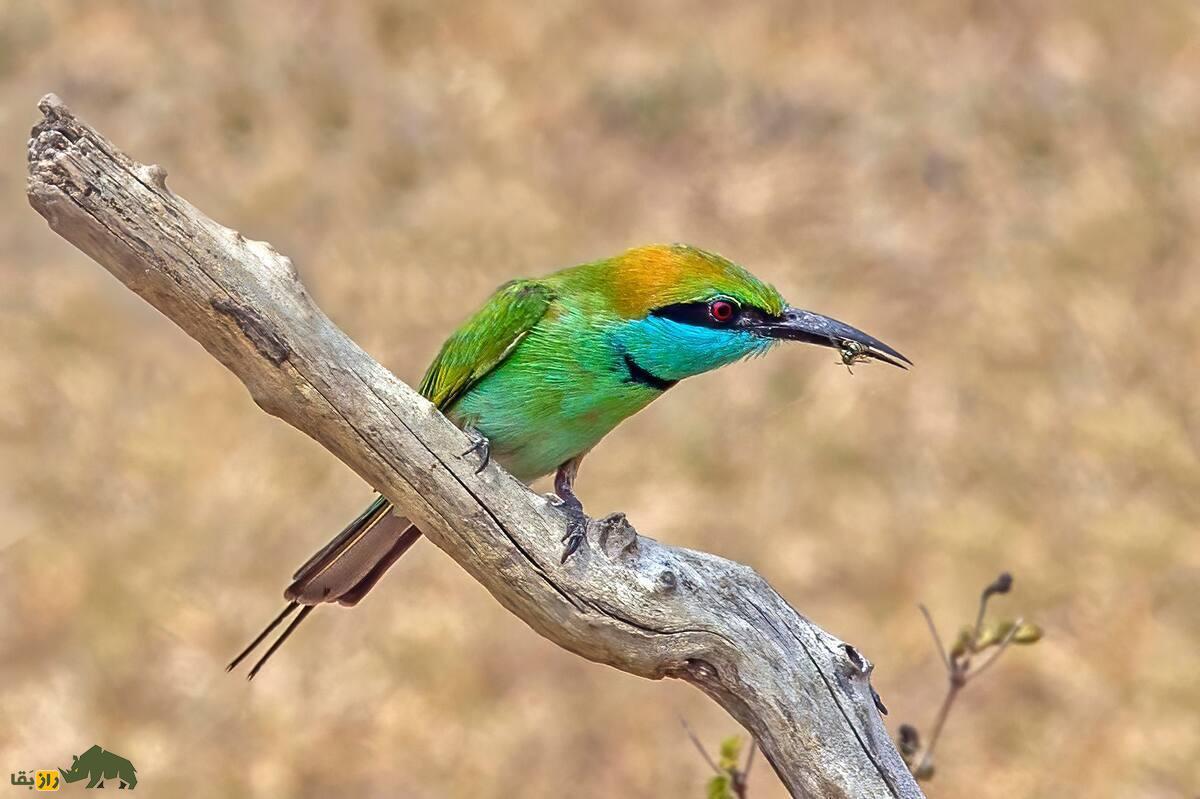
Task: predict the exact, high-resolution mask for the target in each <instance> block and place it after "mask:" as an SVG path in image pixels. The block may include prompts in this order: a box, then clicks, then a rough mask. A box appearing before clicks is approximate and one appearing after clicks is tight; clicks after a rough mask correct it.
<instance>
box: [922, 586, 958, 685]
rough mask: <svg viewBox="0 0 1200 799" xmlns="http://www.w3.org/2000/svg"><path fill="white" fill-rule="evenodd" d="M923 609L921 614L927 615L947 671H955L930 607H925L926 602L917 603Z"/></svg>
mask: <svg viewBox="0 0 1200 799" xmlns="http://www.w3.org/2000/svg"><path fill="white" fill-rule="evenodd" d="M917 607H918V608H920V609H921V614H922V615H923V616H924V617H925V623H926V624H928V625H929V634H930V635H931V636H932V637H933V643H934V645H935V646H937V651H938V654H939V655H941V656H942V664H943V665H944V666H945V667H946V671H953V670H954V667H953V666H951V665H950V656H949V655H947V654H946V647H945V646H943V645H942V637H941V636H940V635H938V631H937V625H936V624H934V623H933V616H932V615H930V613H929V608H927V607H925V605H924V603H922V604H920V605H917Z"/></svg>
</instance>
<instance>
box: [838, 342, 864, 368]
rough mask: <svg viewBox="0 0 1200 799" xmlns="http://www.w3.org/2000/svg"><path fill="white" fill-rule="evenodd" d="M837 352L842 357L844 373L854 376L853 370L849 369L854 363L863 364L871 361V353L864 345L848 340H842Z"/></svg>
mask: <svg viewBox="0 0 1200 799" xmlns="http://www.w3.org/2000/svg"><path fill="white" fill-rule="evenodd" d="M838 352H839V353H840V354H841V356H842V363H843V364H845V366H846V371H847V372H849V373H850V374H854V370H853V369H851V368H850V367H851V366H853V365H854V364H856V363H864V362H866V361H868V360H870V359H871V351H870V350H868V349H867V347H866V345H864V344H859V343H858V342H857V341H851V340H850V339H848V338H844V339H842V340H841V341H840V342H839V343H838Z"/></svg>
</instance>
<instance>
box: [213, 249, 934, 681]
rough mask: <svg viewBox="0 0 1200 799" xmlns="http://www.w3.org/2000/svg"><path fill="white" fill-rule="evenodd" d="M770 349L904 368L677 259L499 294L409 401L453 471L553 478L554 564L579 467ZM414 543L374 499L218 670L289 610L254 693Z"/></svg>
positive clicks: (506, 288) (572, 508) (581, 523)
mask: <svg viewBox="0 0 1200 799" xmlns="http://www.w3.org/2000/svg"><path fill="white" fill-rule="evenodd" d="M779 341H803V342H807V343H809V344H820V345H822V346H826V347H834V348H836V349H838V350H840V351H841V353H842V357H843V361H845V362H846V363H847V364H850V363H853V362H858V361H861V360H863V359H865V358H875V359H877V360H880V361H884V362H886V363H890V364H893V365H895V366H900V367H902V368H903V365H904V363H912V362H911V361H909V360H908V358H906V357H904V356H903V355H901V354H900V353H899V352H897V351H896V350H894V349H892V348H891V347H889V346H888V345H886V344H884V343H883V342H881V341H879V340H877V339H875V338H872V337H871V336H868V335H867V334H866V333H863V332H862V331H860V330H857V329H855V328H853V327H850V326H849V325H847V324H843V323H842V322H838V321H837V320H834V319H830V318H829V317H826V316H821V315H819V314H815V313H812V312H810V311H802V310H799V309H798V308H792V307H790V306H788V305H787V304H786V303H784V301H783V297H781V296H780V295H779V292H778V291H776V290H775V289H774V288H772V287H771V286H769V285H768V284H766V283H764V282H762V281H761V280H759V279H758V278H756V277H754V275H752V274H750V273H749V272H747V271H746V270H745V269H743V268H742V267H740V266H738V265H737V264H734V263H732V262H731V261H728V260H726V259H725V258H722V257H721V256H719V255H716V254H714V253H711V252H705V251H704V250H701V249H697V248H695V247H689V246H686V245H682V244H676V245H651V246H647V247H639V248H636V249H633V250H630V251H628V252H626V253H624V254H622V255H618V256H616V257H615V258H608V259H606V260H602V261H595V262H592V263H586V264H582V265H580V266H575V267H571V268H568V269H563V270H561V271H559V272H555V273H553V274H551V275H547V276H546V277H543V278H538V279H527V280H514V281H511V282H509V283H506V284H504V285H503V286H501V287H500V288H499V289H498V290H497V291H496V293H495V294H494V295H492V297H491V299H489V300H488V301H487V303H486V304H485V305H484V306H483V308H481V309H480V310H479V311H478V312H476V314H475V315H474V316H472V317H471V318H470V319H468V320H467V322H466V323H465V324H464V325H463V326H462V327H460V328H459V329H458V330H457V331H456V332H455V333H454V334H453V335H452V336H451V337H450V338H449V340H447V341H446V343H445V344H444V345H442V349H441V351H440V352H439V353H438V355H437V357H436V358H435V359H434V361H433V363H432V365H430V367H429V370H428V371H427V372H426V373H425V377H424V379H423V380H422V381H421V388H420V391H421V394H422V395H424V396H425V397H426V398H427V399H429V400H430V401H431V402H432V403H433V404H434V405H436V406H437V407H438V408H439V409H440V410H441V411H442V412H443V413H444V414H446V416H448V417H449V418H450V419H451V421H453V422H454V423H455V424H456V425H458V426H459V427H461V428H462V429H463V430H465V431H466V432H467V433H468V435H470V436H471V438H472V440H473V441H474V442H475V444H474V446H472V448H471V449H469V450H467V452H464V453H463V456H464V457H465V456H467V455H470V454H472V453H474V454H477V455H478V457H479V459H480V464H479V468H480V469H482V468H483V467H484V466H486V465H487V462H488V460H489V458H495V460H496V461H498V462H499V463H500V464H501V465H503V466H504V468H506V469H508V470H509V471H510V472H511V473H512V474H513V475H515V476H516V477H517V478H519V479H521V480H524V481H532V480H534V479H535V478H538V477H541V476H542V475H545V474H549V473H550V472H555V479H554V491H555V494H556V495H557V497H558V500H559V502H560V506H561V507H562V508H563V510H564V511H566V513H567V515H568V518H569V519H570V522H569V524H568V529H567V535H566V536H565V537H564V538H563V542H564V544H565V547H564V550H563V562H566V559H567V558H568V557H570V555H571V554H572V553H573V552H575V550H576V549H577V548H578V547H579V545H580V544H581V542H582V541H583V538H584V535H585V533H586V530H587V516H585V515H584V513H583V506H582V504H581V503H580V501H579V499H578V498H577V497H576V496H575V492H574V490H573V483H574V480H575V475H576V472H577V471H578V469H579V462H580V461H581V460H582V459H583V456H584V455H586V454H587V453H588V451H589V450H591V448H592V447H594V446H595V445H596V444H597V443H598V442H599V441H600V439H602V438H604V436H605V435H607V434H608V433H609V431H610V430H612V429H613V428H614V427H616V426H617V425H618V424H620V423H621V422H622V421H623V420H624V419H627V418H628V417H630V416H632V415H633V414H635V413H637V412H638V411H640V410H641V409H642V408H644V407H646V406H647V405H649V404H650V403H651V402H653V401H654V400H656V399H658V398H659V397H661V396H662V395H663V393H664V392H665V391H666V390H667V389H669V388H671V386H673V385H675V384H676V383H678V382H679V381H680V380H682V379H684V378H685V377H691V376H692V375H698V374H701V373H703V372H708V371H710V370H713V369H716V368H718V367H721V366H725V365H726V364H729V363H733V362H734V361H737V360H740V359H742V358H746V357H749V356H752V355H761V354H763V353H765V352H766V351H767V350H768V349H770V348H771V346H772V345H774V344H775V343H777V342H779ZM420 536H421V531H420V530H418V529H417V528H416V527H415V526H413V525H412V524H410V523H409V521H408V519H405V518H404V517H402V516H400V515H397V514H396V513H394V512H393V508H392V505H391V503H390V502H388V500H387V499H385V498H384V497H378V498H377V499H376V500H375V501H374V502H372V503H371V504H370V506H368V507H367V509H366V510H365V511H363V513H362V514H361V515H360V516H359V517H358V518H356V519H355V520H354V521H352V522H351V523H350V524H349V525H348V526H347V527H346V529H344V530H343V531H342V532H341V533H339V534H338V535H337V536H336V537H335V538H334V539H333V540H332V541H330V542H329V543H328V544H326V545H325V546H324V547H323V548H322V549H320V550H319V551H318V552H317V553H316V554H315V555H313V556H312V557H311V558H309V560H308V561H307V562H305V564H304V565H303V566H301V567H300V568H299V570H297V571H296V573H295V574H294V575H293V581H292V583H291V585H289V586H288V587H287V590H286V591H285V592H284V598H285V599H286V600H287V605H286V606H285V607H284V609H283V611H282V612H281V613H280V614H279V615H278V616H277V617H276V618H275V619H274V620H273V621H272V622H271V623H270V624H269V625H268V626H267V628H266V629H264V630H263V631H262V633H261V634H259V636H258V637H257V638H255V639H254V641H252V642H251V643H250V645H249V646H247V647H246V649H245V650H243V651H242V653H241V654H239V655H238V656H237V657H236V658H235V659H234V660H233V662H232V663H230V664H229V669H232V668H234V667H235V666H236V665H237V664H238V663H239V662H241V660H242V659H243V658H245V657H246V656H247V655H248V654H250V652H252V651H253V650H254V649H255V648H256V647H257V646H258V645H259V644H260V643H261V642H262V641H263V640H264V639H265V638H266V637H267V636H268V635H269V634H270V633H271V631H272V630H273V629H275V627H277V626H278V625H279V624H280V623H282V622H283V621H284V619H286V618H287V617H288V616H290V615H291V614H292V613H293V612H294V611H296V610H297V609H300V613H299V614H298V615H297V616H296V617H295V618H294V619H292V621H291V622H290V624H289V625H288V626H287V628H285V630H284V632H283V633H282V634H281V635H280V636H279V638H278V639H277V640H276V641H275V642H274V643H273V644H272V645H271V647H270V648H269V649H268V650H267V651H266V653H265V654H264V655H263V657H262V658H261V659H260V660H259V661H258V662H257V663H256V664H255V666H254V667H253V668H252V669H251V670H250V674H249V677H251V678H252V677H253V676H254V675H255V674H256V673H257V672H258V670H259V669H261V668H262V666H263V664H264V663H265V662H266V661H267V659H268V658H270V657H271V655H272V654H274V652H275V651H276V650H277V649H278V648H279V646H280V645H281V644H282V643H283V641H284V640H286V639H287V637H288V636H289V635H290V634H291V633H292V631H294V630H295V629H296V627H297V626H298V625H299V624H300V622H301V621H303V620H304V619H305V618H306V617H307V616H308V614H309V613H311V612H312V610H313V608H315V607H316V606H317V605H319V604H322V603H325V602H337V603H338V604H340V605H345V606H352V605H355V604H357V603H358V602H359V601H360V600H361V599H362V598H363V597H364V596H365V595H366V594H367V592H368V591H370V590H371V588H373V587H374V586H375V584H376V583H377V582H378V581H379V579H380V578H381V577H382V576H383V574H384V572H386V571H387V570H388V568H390V567H391V565H392V564H393V563H395V562H396V560H397V559H398V558H399V557H400V556H401V555H403V554H404V552H405V551H407V550H408V548H409V547H410V546H412V545H413V543H414V542H416V540H417V539H418V538H420Z"/></svg>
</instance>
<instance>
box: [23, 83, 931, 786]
mask: <svg viewBox="0 0 1200 799" xmlns="http://www.w3.org/2000/svg"><path fill="white" fill-rule="evenodd" d="M39 108H40V109H41V111H42V113H43V115H44V118H43V120H42V121H41V122H39V123H38V124H37V126H36V127H35V128H34V129H33V133H32V136H31V139H30V142H29V185H28V194H29V201H30V203H31V204H32V205H33V207H34V208H35V209H36V210H37V211H38V213H40V214H41V215H42V216H44V217H45V218H46V219H47V221H49V223H50V227H51V228H52V229H53V230H54V231H55V232H57V233H58V234H59V235H61V236H63V237H64V238H65V239H67V240H68V241H70V242H71V243H73V244H74V245H75V246H77V247H79V248H80V249H81V250H83V251H84V252H85V253H87V254H88V255H90V256H91V257H92V258H94V259H95V260H96V261H97V262H98V263H100V264H101V265H102V266H104V267H105V268H106V269H108V270H109V271H110V272H112V273H113V275H115V276H116V277H117V279H119V280H120V281H121V282H122V283H124V284H125V285H126V286H128V287H129V288H130V289H132V290H133V291H135V292H137V293H138V294H139V295H140V296H141V297H143V298H144V299H145V300H146V301H147V302H149V303H150V304H152V305H153V306H154V307H155V308H158V309H159V310H160V311H161V312H162V313H163V314H164V315H165V316H166V317H167V318H169V319H170V320H171V321H173V322H175V324H177V325H179V327H181V328H183V330H184V331H185V332H187V333H188V335H190V336H191V337H192V338H194V339H196V340H197V341H199V342H200V343H201V344H202V345H203V346H204V347H205V348H206V349H207V350H208V351H209V352H210V353H211V354H212V355H213V356H214V357H215V358H217V360H219V361H220V362H221V363H223V364H224V365H225V366H226V367H227V368H229V369H230V370H231V371H232V372H233V373H234V374H236V375H237V376H238V377H239V378H240V379H241V380H242V382H243V383H245V385H246V387H247V388H248V389H249V391H250V395H251V396H252V397H253V398H254V401H255V402H257V403H258V405H259V406H261V407H262V408H263V410H265V411H267V412H268V413H270V414H273V415H275V416H277V417H279V418H280V419H283V420H284V421H286V422H288V423H289V424H291V425H292V426H294V427H296V428H297V429H299V430H301V431H303V432H304V433H306V434H308V435H309V436H311V437H312V438H313V439H315V440H316V441H317V442H319V443H320V444H322V445H323V446H324V447H326V448H327V449H328V450H329V451H330V452H332V453H333V454H334V455H335V456H337V457H338V458H340V459H341V460H342V461H343V462H345V463H346V464H347V465H349V466H350V467H351V468H352V469H354V470H355V471H356V472H357V473H358V474H359V475H361V476H362V478H363V479H364V480H366V481H367V482H369V483H370V484H371V485H372V486H374V487H376V488H378V489H379V490H380V491H382V492H383V493H384V494H385V495H387V497H388V498H389V499H391V500H392V501H393V502H395V503H396V505H398V506H399V507H400V508H401V509H403V510H404V512H405V513H406V514H407V515H408V516H410V517H411V518H412V519H414V520H415V521H416V522H417V523H418V524H419V525H420V527H421V529H422V530H424V531H425V533H426V535H427V536H428V537H429V538H430V540H432V541H433V543H435V544H436V545H437V546H439V547H440V548H441V549H443V550H444V551H445V552H446V553H447V554H449V555H450V557H452V558H453V559H454V560H456V561H457V562H458V563H459V565H460V566H462V567H463V568H464V569H466V570H467V571H468V572H469V573H470V574H471V575H472V576H473V577H474V578H475V579H476V580H478V581H479V582H480V583H482V584H483V585H484V586H485V587H486V588H487V589H488V591H490V592H491V594H492V596H494V597H495V598H496V599H497V600H498V601H499V602H500V603H501V604H502V605H504V607H506V608H508V610H510V611H511V612H513V613H515V614H516V615H517V616H519V617H520V618H521V619H522V620H524V621H525V622H526V623H527V624H528V625H529V626H530V627H532V628H533V629H534V630H536V631H537V632H538V633H540V634H541V635H543V636H545V637H546V638H548V639H550V640H551V641H553V642H555V643H556V644H558V645H559V646H562V647H564V648H565V649H568V650H570V651H571V652H574V653H576V654H578V655H581V656H582V657H585V658H588V659H589V660H593V661H596V662H599V663H607V664H609V665H610V666H613V667H615V668H618V669H621V670H623V671H627V672H629V673H630V674H636V675H638V676H641V677H647V678H650V679H660V678H662V677H675V678H679V679H683V680H687V681H688V682H691V683H693V684H694V685H696V686H697V687H699V688H700V689H701V690H702V691H704V692H705V693H707V694H708V695H709V696H711V697H712V698H713V699H715V700H716V701H717V702H718V703H720V704H721V705H722V706H723V707H724V708H725V709H726V710H728V711H729V713H730V714H731V715H732V716H733V717H734V718H736V719H737V720H738V721H739V722H741V723H742V724H743V725H744V726H745V727H746V728H747V729H748V730H749V731H750V732H751V733H753V735H754V737H755V738H756V739H757V741H758V743H759V745H760V746H761V747H762V749H763V751H764V753H765V754H766V756H767V758H769V760H770V761H771V763H772V765H773V766H774V767H775V770H776V771H777V772H778V773H779V776H780V777H781V778H782V779H783V782H784V783H785V784H786V785H787V787H788V788H789V790H790V791H791V792H792V794H793V795H797V796H813V797H854V798H855V799H860V798H861V797H919V796H921V795H922V794H921V791H920V789H919V788H918V787H917V785H916V783H915V782H914V781H913V779H912V778H911V777H910V775H909V773H908V771H907V769H906V768H905V767H904V764H903V763H902V762H901V760H900V757H899V755H898V754H897V752H896V749H895V747H894V746H893V745H892V743H891V741H890V740H889V738H888V735H887V732H886V730H885V728H884V726H883V724H882V721H881V719H880V717H879V714H878V712H877V711H876V707H875V704H874V702H873V700H872V691H871V688H870V685H869V682H868V680H869V677H870V673H871V664H870V663H869V662H868V661H867V660H866V659H865V658H863V657H862V656H861V655H859V654H858V653H857V652H856V651H855V650H853V649H852V648H850V647H849V646H847V645H846V644H845V643H844V642H842V641H840V640H838V639H837V638H835V637H834V636H832V635H830V634H828V633H826V632H824V631H823V630H821V629H819V628H818V627H817V626H815V625H814V624H812V623H811V622H809V621H808V620H807V619H805V618H804V617H803V616H801V615H799V614H798V613H797V612H796V611H795V610H793V609H792V608H791V607H790V606H789V605H788V604H787V602H785V601H784V600H783V599H782V598H781V597H780V596H779V594H777V593H776V592H775V591H774V590H773V589H772V588H771V586H770V585H768V584H767V583H766V581H765V580H763V579H762V578H761V577H760V576H759V575H758V574H757V573H755V572H754V571H753V570H752V569H750V568H748V567H746V566H743V565H740V564H737V563H732V562H730V561H727V560H724V559H722V558H719V557H716V556H714V555H709V554H706V553H703V552H694V551H691V550H686V549H680V548H676V547H670V546H666V545H664V544H660V543H658V542H657V541H654V540H653V539H649V538H645V537H642V536H638V535H637V533H636V532H635V531H634V530H633V528H632V527H630V526H629V524H628V523H627V522H626V521H625V518H624V517H623V516H620V515H617V516H613V517H609V518H607V519H603V520H599V521H597V522H595V523H594V524H593V525H592V527H591V529H590V531H589V539H588V543H587V544H585V545H584V547H583V548H582V549H581V550H580V551H579V552H578V553H577V554H576V555H575V557H574V558H573V559H572V560H571V561H570V562H569V563H568V564H567V565H566V566H560V565H559V554H560V544H559V539H560V538H561V537H562V532H563V530H564V519H563V517H562V516H561V515H560V514H559V512H558V511H557V510H556V509H555V508H554V507H553V506H551V505H550V504H549V503H548V502H547V501H546V500H545V499H544V498H543V497H541V496H539V495H537V494H534V493H532V492H531V491H529V490H528V489H527V488H526V487H525V486H524V485H522V484H521V483H519V482H518V481H517V480H515V479H514V478H512V477H511V476H509V475H508V474H507V473H505V472H504V471H502V470H501V469H500V468H498V467H496V466H490V467H489V468H487V469H485V470H484V471H483V472H482V473H481V474H479V475H476V474H474V468H475V463H476V462H475V460H474V459H472V458H467V459H464V458H462V457H460V456H459V454H458V453H461V452H463V451H464V450H466V449H467V448H468V446H469V442H468V440H467V438H466V437H465V436H464V435H463V433H462V432H460V431H459V430H458V429H457V428H455V427H454V426H453V425H452V424H450V422H448V421H447V420H446V419H445V418H444V417H443V416H442V415H441V414H439V413H438V412H437V411H436V410H435V409H434V408H433V407H432V406H431V405H430V404H429V403H428V402H426V401H425V400H424V399H423V398H422V397H420V396H419V395H418V394H417V393H416V392H414V391H413V390H412V389H410V388H409V387H408V386H406V385H404V384H403V383H402V382H400V381H399V380H397V379H396V378H395V377H394V376H393V375H392V374H390V373H389V372H388V371H387V370H386V369H384V368H383V367H382V366H380V365H379V364H378V363H377V362H376V361H375V360H374V359H373V358H371V357H370V356H369V355H367V354H366V353H365V352H363V350H362V349H360V348H359V347H358V346H357V345H356V344H355V343H354V342H353V341H351V340H350V339H349V338H348V337H347V336H346V335H345V334H344V333H343V332H342V331H341V330H340V329H338V327H337V326H336V325H334V324H333V323H332V322H331V321H330V320H329V318H328V317H326V316H325V314H324V313H322V312H321V310H320V309H319V308H317V306H316V305H315V304H314V303H313V301H312V298H311V297H309V295H308V292H307V291H305V288H304V286H303V284H302V283H301V282H300V279H299V277H298V276H297V274H296V270H295V269H294V268H293V267H292V263H291V261H289V260H288V259H287V258H285V257H284V256H282V255H280V254H279V253H277V252H276V251H275V250H274V249H273V248H272V247H271V245H269V244H266V243H264V242H258V241H251V240H248V239H246V238H244V237H243V236H242V235H241V234H240V233H238V232H236V231H234V230H230V229H229V228H226V227H224V226H222V225H219V224H217V223H216V222H214V221H213V220H211V219H209V218H208V217H206V216H204V214H202V213H201V212H200V211H198V210H197V209H196V208H194V207H193V206H191V205H190V204H189V203H187V202H186V201H185V200H183V199H181V198H179V197H177V196H176V195H174V194H173V193H172V192H171V191H170V190H169V189H168V188H167V187H166V173H165V172H164V171H163V170H162V169H161V168H159V167H157V166H145V165H142V164H139V163H137V162H135V161H133V160H132V159H130V158H129V157H127V156H126V155H125V154H123V153H122V152H120V151H119V150H117V148H116V147H114V146H113V145H112V144H111V143H110V142H109V141H108V140H106V139H105V138H104V137H102V136H101V135H100V134H98V133H97V132H96V131H95V130H93V129H92V128H91V127H89V126H88V125H86V124H84V123H82V122H80V121H79V120H77V119H76V118H75V117H74V116H73V115H72V114H71V112H70V111H69V110H68V109H67V108H66V106H64V105H63V104H62V102H61V101H60V100H59V99H58V98H57V97H55V96H53V95H48V96H47V97H45V98H43V99H42V101H41V103H40V104H39ZM114 368H117V367H116V365H114Z"/></svg>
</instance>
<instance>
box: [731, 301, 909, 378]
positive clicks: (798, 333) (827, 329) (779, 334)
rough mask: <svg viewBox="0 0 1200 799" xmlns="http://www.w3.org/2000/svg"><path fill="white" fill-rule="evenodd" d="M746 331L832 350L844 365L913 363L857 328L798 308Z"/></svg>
mask: <svg viewBox="0 0 1200 799" xmlns="http://www.w3.org/2000/svg"><path fill="white" fill-rule="evenodd" d="M749 329H750V330H751V332H754V333H757V334H758V335H760V336H765V337H767V338H775V339H786V340H787V341H804V342H807V343H809V344H819V345H821V346H823V347H832V348H833V349H836V350H839V351H841V353H842V359H843V360H844V361H846V362H847V363H851V362H853V361H855V360H861V359H865V358H874V359H875V360H877V361H883V362H884V363H890V364H891V365H892V366H899V367H900V368H901V369H907V368H908V367H907V366H905V365H904V364H906V363H907V364H911V363H912V361H910V360H909V359H908V358H907V357H905V356H904V355H902V354H901V353H899V352H897V351H896V350H895V349H893V348H892V347H889V346H888V345H887V344H884V343H883V342H882V341H880V340H879V339H877V338H875V337H874V336H869V335H867V334H866V333H864V332H862V331H861V330H859V329H858V328H856V327H851V326H850V325H848V324H846V323H845V322H839V321H838V320H836V319H831V318H830V317H828V316H822V315H821V314H819V313H813V312H812V311H804V310H801V309H800V308H785V309H784V311H783V313H782V314H780V315H779V316H777V317H774V318H768V319H759V320H755V321H754V322H753V323H752V324H751V325H749ZM847 359H849V360H847Z"/></svg>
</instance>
